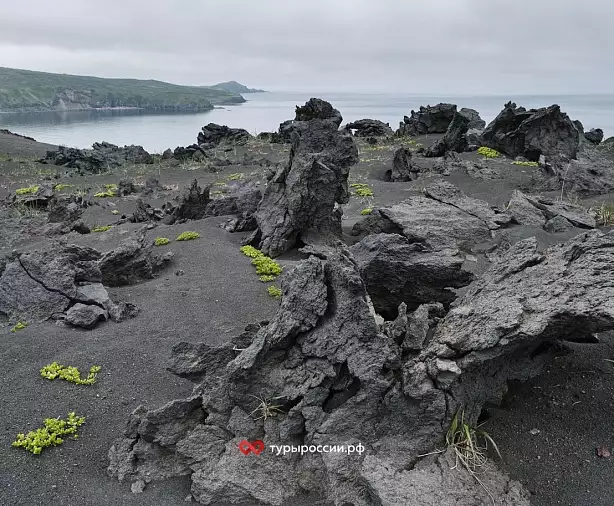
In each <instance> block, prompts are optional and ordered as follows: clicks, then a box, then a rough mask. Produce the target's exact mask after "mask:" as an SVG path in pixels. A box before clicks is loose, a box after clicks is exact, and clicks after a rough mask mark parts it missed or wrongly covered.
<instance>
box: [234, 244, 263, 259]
mask: <svg viewBox="0 0 614 506" xmlns="http://www.w3.org/2000/svg"><path fill="white" fill-rule="evenodd" d="M239 250H240V251H241V253H243V254H244V255H245V256H246V257H250V258H256V257H259V256H262V251H260V250H259V249H256V248H254V247H253V246H249V245H248V246H241V248H239Z"/></svg>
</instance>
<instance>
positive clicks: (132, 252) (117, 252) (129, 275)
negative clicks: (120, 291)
mask: <svg viewBox="0 0 614 506" xmlns="http://www.w3.org/2000/svg"><path fill="white" fill-rule="evenodd" d="M145 232H146V227H145V228H143V229H141V230H140V231H139V232H138V233H137V235H136V236H135V237H130V238H128V239H125V240H123V241H122V242H121V243H120V245H119V246H118V247H117V248H115V249H113V250H111V251H108V252H107V253H104V254H103V255H102V256H101V257H100V260H99V262H98V265H99V267H100V271H101V273H102V282H103V283H104V284H105V285H107V286H124V285H133V284H135V283H138V282H139V281H143V280H148V279H152V278H154V277H155V275H156V273H158V272H159V271H160V270H162V269H163V268H164V267H166V265H167V264H168V263H169V262H170V261H171V260H172V258H173V254H172V252H167V253H165V254H163V255H158V254H156V253H154V252H153V248H154V246H153V242H150V243H148V242H147V241H146V238H145Z"/></svg>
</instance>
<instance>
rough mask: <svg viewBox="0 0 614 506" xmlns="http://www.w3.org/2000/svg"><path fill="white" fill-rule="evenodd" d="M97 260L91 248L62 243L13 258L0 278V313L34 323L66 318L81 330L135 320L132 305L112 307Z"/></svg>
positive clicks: (98, 258) (94, 251) (98, 256)
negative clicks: (101, 323) (109, 320)
mask: <svg viewBox="0 0 614 506" xmlns="http://www.w3.org/2000/svg"><path fill="white" fill-rule="evenodd" d="M100 258H101V255H100V253H99V252H98V251H96V250H94V249H92V248H87V247H82V246H76V245H61V244H56V245H54V246H52V247H50V248H47V249H45V250H35V251H30V252H28V253H23V254H20V255H17V256H16V257H15V258H14V259H12V261H9V262H7V264H6V267H5V268H4V270H3V272H2V275H1V276H0V313H3V314H5V315H7V316H8V317H9V318H11V319H26V320H34V321H44V320H47V319H49V318H62V317H65V320H66V322H67V323H70V324H72V325H74V326H79V327H84V328H93V327H94V326H96V324H97V323H98V322H99V321H101V320H106V319H108V318H109V317H110V318H112V319H113V320H115V321H121V320H123V319H125V318H127V317H132V316H135V315H136V313H137V312H138V308H136V306H134V305H133V304H125V303H119V304H116V303H115V302H113V301H112V300H111V299H110V297H109V294H108V293H107V291H106V289H105V288H104V286H103V285H102V284H101V283H100V281H101V280H102V277H103V276H102V272H101V270H100V267H99V260H100ZM64 313H66V314H65V316H64Z"/></svg>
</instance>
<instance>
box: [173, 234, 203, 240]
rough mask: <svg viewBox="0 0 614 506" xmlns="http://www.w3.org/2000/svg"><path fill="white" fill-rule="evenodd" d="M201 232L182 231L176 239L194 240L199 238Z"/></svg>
mask: <svg viewBox="0 0 614 506" xmlns="http://www.w3.org/2000/svg"><path fill="white" fill-rule="evenodd" d="M199 237H200V234H199V233H198V232H182V233H181V234H179V235H178V236H177V238H176V239H175V240H176V241H192V240H193V239H198V238H199Z"/></svg>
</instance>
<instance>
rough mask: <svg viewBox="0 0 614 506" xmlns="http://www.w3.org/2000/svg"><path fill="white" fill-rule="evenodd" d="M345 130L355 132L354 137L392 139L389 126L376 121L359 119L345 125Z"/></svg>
mask: <svg viewBox="0 0 614 506" xmlns="http://www.w3.org/2000/svg"><path fill="white" fill-rule="evenodd" d="M345 128H346V130H356V132H355V133H354V135H355V136H356V137H392V136H393V135H394V131H393V130H392V128H390V125H388V124H387V123H384V122H383V121H379V120H377V119H359V120H357V121H352V122H351V123H348V124H347V125H345Z"/></svg>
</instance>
